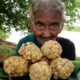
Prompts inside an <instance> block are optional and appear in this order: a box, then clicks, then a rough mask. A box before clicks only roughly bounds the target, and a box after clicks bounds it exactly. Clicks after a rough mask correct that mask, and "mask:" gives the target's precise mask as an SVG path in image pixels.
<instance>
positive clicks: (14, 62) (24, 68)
mask: <svg viewBox="0 0 80 80" xmlns="http://www.w3.org/2000/svg"><path fill="white" fill-rule="evenodd" d="M3 66H4V71H5V72H6V73H7V74H8V75H9V76H10V77H19V76H23V75H25V74H27V73H28V62H27V61H26V60H24V59H23V58H22V57H18V56H12V57H9V58H7V59H6V60H5V61H4V65H3Z"/></svg>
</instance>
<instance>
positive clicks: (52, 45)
mask: <svg viewBox="0 0 80 80" xmlns="http://www.w3.org/2000/svg"><path fill="white" fill-rule="evenodd" d="M41 50H42V53H43V56H45V57H47V58H48V59H55V58H58V57H60V55H61V53H62V47H61V45H60V44H59V43H58V42H57V41H53V40H49V41H46V42H45V43H44V44H43V46H42V47H41Z"/></svg>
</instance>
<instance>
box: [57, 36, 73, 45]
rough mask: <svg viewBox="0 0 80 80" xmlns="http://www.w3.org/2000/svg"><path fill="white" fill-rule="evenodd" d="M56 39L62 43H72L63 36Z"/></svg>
mask: <svg viewBox="0 0 80 80" xmlns="http://www.w3.org/2000/svg"><path fill="white" fill-rule="evenodd" d="M58 41H59V42H60V43H63V44H74V43H73V41H71V40H70V39H68V38H64V37H58Z"/></svg>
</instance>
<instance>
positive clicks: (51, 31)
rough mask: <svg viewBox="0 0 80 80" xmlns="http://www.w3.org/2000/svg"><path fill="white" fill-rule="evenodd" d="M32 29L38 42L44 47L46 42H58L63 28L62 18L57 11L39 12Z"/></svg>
mask: <svg viewBox="0 0 80 80" xmlns="http://www.w3.org/2000/svg"><path fill="white" fill-rule="evenodd" d="M31 27H32V30H33V32H34V34H35V35H36V37H37V40H38V42H39V43H40V44H41V45H43V44H44V42H45V41H48V40H56V38H57V36H58V34H59V33H60V32H61V30H62V27H63V23H62V17H61V15H60V14H59V12H57V11H53V12H52V11H50V12H49V11H38V12H36V13H35V16H34V23H33V24H32V26H31Z"/></svg>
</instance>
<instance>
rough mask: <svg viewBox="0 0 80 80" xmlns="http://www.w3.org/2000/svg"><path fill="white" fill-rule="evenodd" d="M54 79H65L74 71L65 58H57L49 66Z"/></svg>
mask: <svg viewBox="0 0 80 80" xmlns="http://www.w3.org/2000/svg"><path fill="white" fill-rule="evenodd" d="M50 67H51V69H52V74H53V76H54V78H56V79H58V78H61V79H67V78H69V77H70V75H71V73H72V72H73V71H74V65H73V64H72V62H71V61H70V60H68V59H66V58H57V59H55V60H53V61H52V62H51V64H50Z"/></svg>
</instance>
